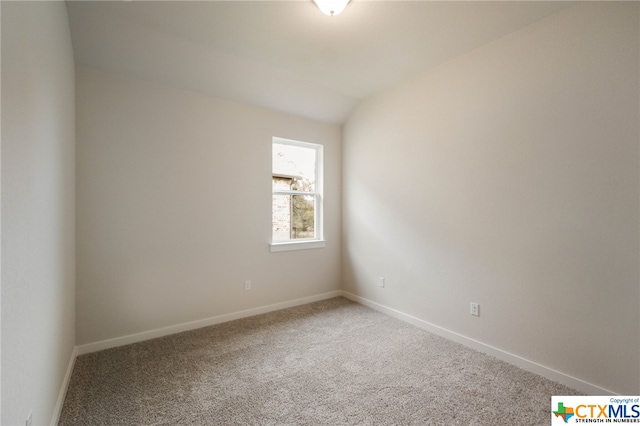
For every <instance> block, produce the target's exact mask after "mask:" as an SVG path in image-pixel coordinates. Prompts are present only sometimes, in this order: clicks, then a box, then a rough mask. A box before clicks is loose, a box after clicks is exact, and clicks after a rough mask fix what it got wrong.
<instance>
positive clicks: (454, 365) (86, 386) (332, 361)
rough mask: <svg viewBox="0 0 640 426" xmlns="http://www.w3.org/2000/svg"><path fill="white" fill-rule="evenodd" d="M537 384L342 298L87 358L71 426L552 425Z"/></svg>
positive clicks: (65, 421)
mask: <svg viewBox="0 0 640 426" xmlns="http://www.w3.org/2000/svg"><path fill="white" fill-rule="evenodd" d="M554 394H556V395H572V394H579V393H578V392H576V391H575V390H572V389H569V388H567V387H564V386H562V385H559V384H557V383H554V382H552V381H549V380H547V379H544V378H542V377H540V376H537V375H535V374H532V373H528V372H526V371H523V370H521V369H519V368H517V367H514V366H512V365H510V364H507V363H505V362H502V361H499V360H497V359H495V358H492V357H489V356H487V355H484V354H481V353H479V352H476V351H474V350H471V349H468V348H466V347H464V346H462V345H459V344H457V343H454V342H451V341H448V340H446V339H443V338H441V337H438V336H435V335H433V334H430V333H428V332H426V331H424V330H421V329H419V328H416V327H414V326H412V325H409V324H407V323H404V322H402V321H399V320H396V319H393V318H390V317H388V316H386V315H383V314H381V313H379V312H376V311H374V310H372V309H369V308H367V307H364V306H361V305H359V304H356V303H353V302H350V301H349V300H347V299H344V298H335V299H330V300H326V301H322V302H317V303H312V304H309V305H305V306H299V307H295V308H290V309H285V310H282V311H278V312H272V313H268V314H264V315H259V316H255V317H251V318H246V319H241V320H237V321H232V322H228V323H224V324H219V325H215V326H211V327H206V328H202V329H199V330H194V331H189V332H185V333H181V334H176V335H173V336H168V337H163V338H159V339H154V340H150V341H146V342H142V343H136V344H132V345H128V346H123V347H119V348H114V349H108V350H105V351H101V352H96V353H92V354H87V355H83V356H80V357H78V359H77V361H76V365H75V369H74V371H73V375H72V378H71V382H70V385H69V390H68V393H67V397H66V400H65V403H64V407H63V410H62V414H61V418H60V424H62V425H99V424H100V425H125V424H126V425H181V424H192V425H492V426H494V425H548V424H549V423H550V419H551V413H550V407H551V395H554Z"/></svg>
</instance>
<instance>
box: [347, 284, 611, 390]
mask: <svg viewBox="0 0 640 426" xmlns="http://www.w3.org/2000/svg"><path fill="white" fill-rule="evenodd" d="M342 295H343V296H344V297H346V298H347V299H349V300H352V301H354V302H357V303H360V304H361V305H364V306H367V307H369V308H372V309H375V310H376V311H379V312H382V313H384V314H387V315H389V316H391V317H394V318H397V319H400V320H402V321H405V322H408V323H410V324H412V325H415V326H417V327H419V328H422V329H424V330H427V331H429V332H431V333H434V334H437V335H439V336H442V337H445V338H447V339H449V340H453V341H455V342H458V343H461V344H463V345H465V346H467V347H470V348H472V349H475V350H478V351H480V352H483V353H486V354H487V355H491V356H493V357H495V358H498V359H500V360H502V361H505V362H508V363H509V364H513V365H515V366H517V367H520V368H522V369H523V370H526V371H529V372H531V373H535V374H538V375H539V376H542V377H545V378H547V379H549V380H553V381H555V382H558V383H561V384H563V385H565V386H569V387H571V388H573V389H576V390H578V391H580V392H583V393H586V394H587V395H616V394H617V392H613V391H611V390H609V389H605V388H602V387H600V386H597V385H594V384H592V383H589V382H585V381H584V380H581V379H578V378H576V377H573V376H570V375H568V374H565V373H562V372H560V371H556V370H554V369H552V368H549V367H545V366H544V365H541V364H538V363H536V362H533V361H529V360H528V359H525V358H522V357H520V356H518V355H514V354H512V353H509V352H506V351H503V350H502V349H498V348H496V347H493V346H491V345H487V344H486V343H482V342H480V341H478V340H474V339H471V338H469V337H466V336H463V335H462V334H459V333H456V332H454V331H451V330H447V329H446V328H443V327H440V326H437V325H435V324H432V323H430V322H427V321H424V320H421V319H419V318H416V317H413V316H411V315H407V314H405V313H403V312H400V311H398V310H395V309H392V308H388V307H386V306H384V305H381V304H379V303H376V302H373V301H371V300H368V299H365V298H363V297H360V296H357V295H355V294H353V293H349V292H348V291H342Z"/></svg>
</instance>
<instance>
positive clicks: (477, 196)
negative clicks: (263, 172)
mask: <svg viewBox="0 0 640 426" xmlns="http://www.w3.org/2000/svg"><path fill="white" fill-rule="evenodd" d="M638 16H639V5H638V4H637V3H624V2H613V3H607V2H599V3H583V4H579V5H576V6H574V7H571V8H569V9H567V10H564V11H561V12H559V13H557V14H555V15H553V16H551V17H549V18H547V19H545V20H543V21H540V22H538V23H536V24H533V25H531V26H529V27H526V28H524V29H523V30H520V31H518V32H516V33H513V34H511V35H509V36H508V37H505V38H503V39H501V40H498V41H496V42H494V43H491V44H489V45H487V46H485V47H482V48H480V49H478V50H476V51H474V52H471V53H469V54H467V55H465V56H463V57H460V58H458V59H456V60H453V61H451V62H449V63H447V64H445V65H442V66H440V67H438V68H437V69H434V70H432V71H430V72H427V73H425V74H422V75H420V76H418V77H416V78H415V79H412V80H411V81H407V82H404V83H402V84H400V85H398V86H397V87H395V88H393V89H391V90H388V91H386V92H385V93H382V94H380V95H379V96H376V97H374V98H371V99H368V100H366V101H365V102H362V103H361V105H359V107H358V108H357V110H356V111H355V113H354V114H353V115H352V116H351V118H350V119H349V120H348V122H347V124H346V125H345V131H344V141H343V144H344V157H343V180H344V185H343V234H344V237H343V244H344V245H343V279H344V288H345V290H347V291H349V292H352V293H354V294H356V295H358V296H361V297H364V298H366V299H369V300H371V301H374V302H377V303H380V304H383V305H385V306H387V307H391V308H394V309H397V310H399V311H402V312H404V313H406V314H409V315H413V316H415V317H417V318H419V319H422V320H424V321H428V322H430V323H433V324H436V325H438V326H440V327H444V328H446V329H448V330H450V331H454V332H456V333H460V334H462V335H465V336H468V337H470V338H472V339H476V340H479V341H481V342H483V343H485V344H488V345H492V346H494V347H497V348H499V349H501V350H503V351H507V352H509V353H511V354H515V355H518V356H521V357H524V358H526V359H528V360H531V361H534V362H536V363H539V364H542V365H544V366H546V367H548V368H551V369H555V370H558V371H560V372H562V373H564V374H567V375H570V376H573V377H576V378H578V379H580V380H583V381H586V382H588V383H591V384H594V385H597V386H600V387H603V388H605V389H610V390H612V391H616V392H620V393H623V394H624V393H627V394H638V393H640V371H639V368H640V350H639V349H640V316H639V312H640V292H639V271H638V262H639V258H640V253H639V252H640V250H639V237H640V235H639V220H638V217H639V211H638V194H639V167H638V162H639V138H640V134H639V128H638V127H639V126H638V120H639V118H638V117H639V115H640V106H639V94H640V90H639V77H640V67H639V63H638V60H639V55H638V53H639V48H640V46H639V37H638V34H639V24H638ZM378 276H384V277H385V278H386V287H385V288H379V287H377V280H376V277H378ZM471 301H474V302H478V303H480V309H481V311H480V312H481V316H480V317H479V318H475V317H472V316H470V315H469V303H470V302H471Z"/></svg>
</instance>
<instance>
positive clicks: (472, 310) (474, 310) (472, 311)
mask: <svg viewBox="0 0 640 426" xmlns="http://www.w3.org/2000/svg"><path fill="white" fill-rule="evenodd" d="M469 313H470V314H471V315H473V316H474V317H479V316H480V305H479V304H477V303H474V302H471V308H470V312H469Z"/></svg>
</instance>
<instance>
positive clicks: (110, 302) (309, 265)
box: [76, 68, 341, 345]
mask: <svg viewBox="0 0 640 426" xmlns="http://www.w3.org/2000/svg"><path fill="white" fill-rule="evenodd" d="M76 72H77V80H76V81H77V88H76V90H77V141H78V142H77V227H78V241H77V244H78V256H77V261H78V266H77V274H78V276H77V281H78V284H77V343H78V344H79V345H81V344H87V343H92V342H99V341H103V340H105V339H110V338H116V337H122V336H126V335H129V334H133V333H139V332H146V331H150V330H154V329H158V328H161V327H167V326H173V325H176V324H181V323H185V322H188V321H195V320H200V319H206V318H210V317H215V316H218V315H225V314H229V313H234V312H238V311H241V310H245V309H252V308H256V307H260V306H264V305H269V304H276V303H281V302H286V301H290V300H293V299H298V298H304V297H310V296H314V295H319V294H323V293H326V292H330V291H335V290H338V289H339V288H340V174H341V164H340V156H341V128H340V127H339V126H336V125H329V124H323V123H318V122H314V121H311V120H308V119H302V118H297V117H293V116H288V115H284V114H282V113H277V112H272V111H269V110H265V109H259V108H254V107H249V106H245V105H241V104H237V103H233V102H228V101H225V100H221V99H215V98H211V97H206V96H204V95H200V94H197V93H195V92H188V91H183V90H178V89H173V88H169V87H166V86H161V85H157V84H152V83H148V82H141V81H135V80H131V79H126V78H122V77H117V76H114V75H110V74H105V73H102V72H98V71H93V70H89V69H82V68H79V69H77V70H76ZM273 136H279V137H283V138H287V139H294V140H300V141H305V142H312V143H318V144H322V145H324V154H325V234H326V239H327V244H326V248H322V249H313V250H302V251H296V252H282V253H270V251H269V246H268V242H269V240H270V232H271V138H272V137H273ZM245 279H250V280H251V281H252V283H253V289H252V290H250V291H245V290H244V280H245Z"/></svg>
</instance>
